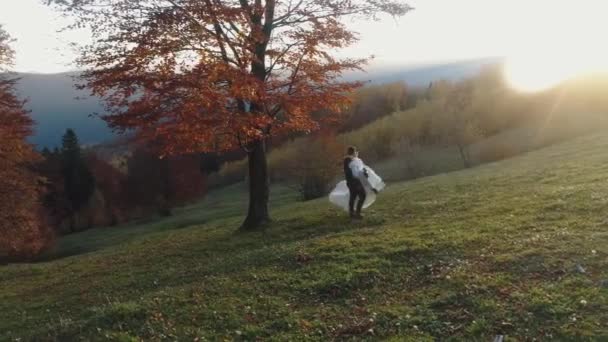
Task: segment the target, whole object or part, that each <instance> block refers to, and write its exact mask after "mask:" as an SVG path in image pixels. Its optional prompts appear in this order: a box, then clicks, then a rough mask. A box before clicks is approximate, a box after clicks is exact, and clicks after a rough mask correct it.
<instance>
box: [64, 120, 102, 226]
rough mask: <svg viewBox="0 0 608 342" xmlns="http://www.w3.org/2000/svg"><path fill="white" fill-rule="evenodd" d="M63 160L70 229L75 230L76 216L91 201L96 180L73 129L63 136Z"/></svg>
mask: <svg viewBox="0 0 608 342" xmlns="http://www.w3.org/2000/svg"><path fill="white" fill-rule="evenodd" d="M61 158H62V171H63V177H64V187H65V194H66V197H67V199H68V201H69V203H70V209H71V219H72V220H71V222H70V228H71V229H72V230H74V215H75V214H76V213H78V211H80V210H81V209H82V208H83V207H85V206H86V205H87V204H88V202H89V200H90V199H91V196H92V195H93V192H94V191H95V179H94V178H93V174H92V173H91V171H90V170H89V168H88V166H87V164H86V162H85V161H84V158H83V157H82V153H81V150H80V144H79V143H78V137H77V136H76V133H75V132H74V130H72V129H67V130H66V132H65V134H64V135H63V138H62V145H61Z"/></svg>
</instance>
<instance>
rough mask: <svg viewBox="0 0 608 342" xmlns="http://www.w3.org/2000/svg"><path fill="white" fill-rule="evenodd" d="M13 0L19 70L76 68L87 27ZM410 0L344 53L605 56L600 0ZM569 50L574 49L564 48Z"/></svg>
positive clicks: (404, 59)
mask: <svg viewBox="0 0 608 342" xmlns="http://www.w3.org/2000/svg"><path fill="white" fill-rule="evenodd" d="M8 1H12V4H11V6H10V7H9V8H7V9H5V10H4V11H3V12H1V13H0V24H3V25H4V28H5V29H6V30H7V31H8V32H9V33H10V34H11V35H12V36H13V37H14V38H15V39H16V42H15V43H14V44H13V47H14V48H15V50H16V52H17V56H16V64H15V67H14V68H13V71H16V72H24V73H44V74H53V73H59V72H69V71H78V68H77V67H76V66H75V65H74V64H73V61H74V59H75V57H76V52H75V51H74V49H73V47H72V46H71V45H70V43H72V42H75V43H79V44H83V43H86V42H87V41H88V40H89V34H88V33H87V31H85V30H81V31H67V32H58V31H59V30H60V29H61V28H62V27H64V26H65V25H66V24H67V23H68V22H69V21H68V19H65V18H62V17H61V15H60V14H59V13H57V12H56V11H54V10H53V9H52V8H50V7H48V6H46V5H44V4H43V1H41V0H19V1H17V0H8ZM409 3H410V5H412V6H413V7H414V8H415V9H414V10H413V11H411V12H410V13H408V14H407V15H406V16H404V17H402V18H399V19H392V18H386V17H385V18H383V20H381V21H377V22H362V21H357V22H353V23H352V24H351V27H352V28H353V29H354V30H355V31H358V32H359V33H360V38H361V40H360V42H358V43H357V44H356V45H354V46H351V47H349V48H346V49H344V50H342V51H340V52H339V53H338V55H339V56H352V57H366V56H369V55H375V56H376V58H375V60H374V62H373V63H372V64H371V65H370V66H369V68H370V69H371V68H378V67H385V66H387V67H391V66H412V67H416V66H419V65H425V64H437V63H444V62H446V61H447V62H449V61H459V60H468V59H477V58H484V57H492V56H499V57H513V56H516V57H517V56H519V55H522V54H526V55H537V54H539V55H542V56H545V55H546V54H547V51H551V52H554V53H557V54H561V55H567V58H568V60H571V59H572V54H577V57H580V56H583V55H593V56H597V60H601V59H604V57H606V56H605V55H606V53H604V52H605V51H603V50H602V49H601V47H600V46H599V44H597V43H595V42H597V41H600V39H601V35H602V32H605V31H606V29H607V28H608V24H606V23H605V22H604V20H603V18H602V15H601V13H605V11H604V9H606V7H607V4H605V3H602V2H601V1H599V0H583V1H581V2H579V3H578V5H576V6H573V5H572V3H571V2H569V1H562V0H557V1H549V0H538V1H534V2H533V3H531V2H528V1H524V0H514V1H510V2H508V3H507V2H504V1H499V0H463V1H459V2H457V3H456V2H449V3H447V2H445V1H444V2H442V1H440V0H424V1H422V0H411V1H409ZM583 18H584V19H585V20H582V19H583ZM32 23H35V25H32ZM581 37H583V38H585V39H581ZM540 43H542V44H540ZM565 50H567V51H570V50H572V51H574V52H572V53H567V54H564V53H563V51H565ZM598 52H599V53H598ZM579 55H580V56H579ZM564 58H566V56H564ZM586 62H587V61H586Z"/></svg>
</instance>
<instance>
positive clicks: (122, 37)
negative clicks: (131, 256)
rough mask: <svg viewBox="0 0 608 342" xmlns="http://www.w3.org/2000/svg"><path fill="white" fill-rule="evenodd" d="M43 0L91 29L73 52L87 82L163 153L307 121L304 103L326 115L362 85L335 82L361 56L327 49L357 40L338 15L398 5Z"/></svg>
mask: <svg viewBox="0 0 608 342" xmlns="http://www.w3.org/2000/svg"><path fill="white" fill-rule="evenodd" d="M54 2H55V3H57V4H58V6H59V7H62V8H63V9H65V10H66V11H68V12H70V13H71V14H76V15H77V21H78V23H79V24H81V25H86V26H90V27H93V28H94V29H95V34H96V38H97V39H96V40H95V41H94V43H93V44H92V45H91V46H89V47H87V48H86V49H85V50H84V51H83V55H82V58H81V60H80V62H81V63H82V64H83V65H86V66H88V67H90V69H89V71H88V72H87V73H86V74H85V75H84V77H85V81H86V84H87V86H88V87H90V89H91V90H92V91H93V92H94V93H95V94H98V95H103V96H105V97H106V100H107V104H108V110H109V115H108V116H106V117H105V119H106V120H107V121H108V123H109V124H110V125H111V126H112V127H114V128H116V129H118V130H132V129H135V130H137V131H138V132H139V133H140V134H141V136H142V137H145V138H147V139H160V140H161V141H164V142H165V143H166V144H165V146H164V148H163V152H165V153H181V152H193V151H217V150H226V149H232V148H234V147H235V146H238V145H239V144H240V143H242V142H243V141H245V142H251V141H254V140H256V139H261V138H264V137H267V136H268V135H269V134H281V135H283V134H289V133H291V132H294V131H305V132H308V131H312V130H315V129H318V128H319V127H320V125H321V124H322V121H321V120H318V118H316V117H313V116H311V113H313V112H315V111H319V110H326V112H327V113H328V114H327V116H326V117H332V116H335V115H336V113H337V112H339V111H340V110H342V108H344V106H345V105H346V104H348V97H347V94H348V93H349V92H351V91H352V90H353V89H356V88H357V87H359V86H360V85H361V84H359V83H342V82H338V81H337V77H339V76H340V75H341V74H342V73H343V72H345V71H348V70H353V69H359V68H360V67H361V66H362V65H363V64H364V63H365V62H366V60H365V59H360V60H351V59H345V60H337V59H335V58H334V57H333V56H332V55H333V52H334V51H333V50H334V49H339V48H343V47H346V46H348V45H350V44H352V43H353V42H355V41H356V34H355V33H354V32H353V31H351V30H350V29H348V28H347V27H346V26H345V25H344V24H342V23H343V20H342V19H343V18H344V17H348V16H356V17H364V18H370V17H373V16H375V15H376V14H378V13H389V14H392V15H402V14H404V13H405V12H407V9H408V8H409V7H408V6H407V5H405V4H404V3H403V2H401V1H397V0H379V1H373V2H369V1H333V0H318V1H301V2H291V1H285V2H283V1H281V2H276V1H274V0H267V1H260V2H256V5H255V6H254V5H253V4H250V1H246V0H240V1H236V0H234V1H221V2H220V1H187V0H172V1H158V0H142V1H129V0H118V1H113V2H111V3H110V4H107V2H105V1H102V0H91V1H86V2H81V1H68V2H67V3H66V2H64V1H54ZM102 3H103V4H104V6H99V5H100V4H102ZM330 121H331V120H330ZM271 128H272V129H271Z"/></svg>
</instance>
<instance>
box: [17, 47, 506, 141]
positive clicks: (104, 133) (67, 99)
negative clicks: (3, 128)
mask: <svg viewBox="0 0 608 342" xmlns="http://www.w3.org/2000/svg"><path fill="white" fill-rule="evenodd" d="M496 63H500V59H497V58H485V59H478V60H470V61H459V62H451V63H444V64H434V65H426V66H416V67H402V66H393V67H388V68H379V69H371V70H370V71H369V72H365V73H352V74H349V75H346V76H345V77H344V79H345V80H349V81H352V80H369V81H371V82H372V83H388V82H395V81H404V82H407V83H408V84H410V85H413V86H426V85H428V84H429V82H431V81H434V80H437V79H450V80H457V79H460V78H463V77H469V76H472V75H475V74H476V73H477V72H479V70H480V69H481V68H482V67H483V66H485V65H488V64H496ZM17 76H18V77H20V78H21V81H20V82H19V84H18V90H19V93H20V95H21V97H22V98H24V99H28V104H27V108H28V109H30V110H31V111H32V116H33V118H34V120H35V121H36V127H35V129H36V132H35V134H34V136H33V137H32V138H31V139H30V141H31V142H32V143H34V144H36V145H38V147H39V148H42V147H54V146H57V145H58V144H60V141H61V135H62V134H63V133H64V132H65V130H66V128H73V129H75V130H76V133H77V134H78V136H79V137H80V139H81V141H82V142H83V143H84V144H99V143H102V142H106V141H107V140H109V139H111V138H113V137H114V135H113V134H112V132H111V131H110V129H108V128H107V126H106V124H105V123H104V122H103V121H102V120H100V119H99V118H97V117H94V118H91V117H89V115H90V114H92V113H103V112H104V110H103V106H102V105H101V103H100V101H99V99H96V98H92V97H89V96H88V93H87V92H86V91H79V90H76V89H75V88H74V79H73V78H74V77H75V76H77V74H76V73H63V74H51V75H43V74H18V75H17ZM77 98H78V99H77Z"/></svg>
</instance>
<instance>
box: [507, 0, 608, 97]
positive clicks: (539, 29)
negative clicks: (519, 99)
mask: <svg viewBox="0 0 608 342" xmlns="http://www.w3.org/2000/svg"><path fill="white" fill-rule="evenodd" d="M537 5H538V6H544V8H538V9H536V10H535V11H531V12H532V13H534V14H535V15H536V16H529V17H527V18H522V19H521V20H520V21H519V22H518V26H519V28H520V31H519V34H517V35H516V36H514V37H513V38H514V39H517V41H518V44H517V46H516V47H515V48H514V50H513V51H512V52H511V53H510V55H509V56H507V58H506V61H505V65H504V69H503V72H504V75H505V79H506V81H507V82H508V84H509V85H510V86H511V87H513V88H514V89H516V90H519V91H525V92H535V91H543V90H547V89H550V88H552V87H555V86H557V85H558V84H560V83H562V82H563V81H566V80H568V79H570V78H572V77H575V76H578V75H582V74H588V73H594V72H601V71H606V70H608V47H607V46H606V45H605V44H604V43H603V40H604V38H603V34H604V32H606V31H607V30H608V24H607V22H606V21H605V20H604V18H603V15H602V14H603V13H606V10H608V4H607V3H605V2H602V1H591V0H588V1H584V0H583V1H581V3H580V4H577V5H576V6H571V5H566V3H565V2H561V1H557V2H554V3H552V4H550V3H549V2H545V3H544V4H543V3H542V1H540V2H539V3H538V4H537ZM542 9H544V11H542ZM541 13H542V14H543V16H542V17H541V16H540V15H539V14H541Z"/></svg>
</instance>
